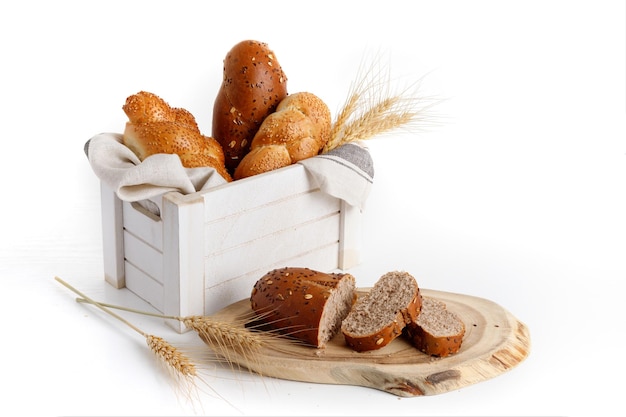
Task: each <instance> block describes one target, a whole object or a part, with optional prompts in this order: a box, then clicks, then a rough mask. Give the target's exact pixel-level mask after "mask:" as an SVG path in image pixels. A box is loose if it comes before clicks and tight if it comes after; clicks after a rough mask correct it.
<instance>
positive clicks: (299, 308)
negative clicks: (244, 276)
mask: <svg viewBox="0 0 626 417" xmlns="http://www.w3.org/2000/svg"><path fill="white" fill-rule="evenodd" d="M344 280H347V284H348V287H350V286H351V287H352V292H351V293H349V300H344V301H346V302H349V306H346V312H345V314H347V312H348V310H349V307H350V306H351V305H352V303H353V302H354V299H355V291H354V287H355V279H354V277H353V276H352V275H350V274H347V273H329V274H328V273H323V272H319V271H315V270H312V269H309V268H298V267H285V268H281V269H274V270H272V271H269V272H268V273H267V274H265V275H264V276H262V277H261V278H260V279H259V280H258V281H257V282H256V283H255V284H254V287H253V289H252V293H251V295H250V304H251V307H252V310H253V311H254V312H255V313H257V315H258V316H259V317H260V321H261V322H263V323H265V324H266V325H267V326H268V327H270V328H271V329H274V330H277V331H279V332H281V333H282V334H286V335H289V336H291V337H293V338H295V339H298V340H300V341H303V342H304V343H306V344H308V345H311V346H315V347H318V348H323V347H324V346H325V344H326V341H327V340H324V338H323V337H322V333H323V331H322V330H323V329H320V320H321V319H322V314H323V312H324V308H325V306H326V303H327V301H328V299H329V297H330V296H331V293H332V292H333V291H334V290H335V289H336V288H337V287H338V285H339V282H340V281H344ZM341 319H343V317H341ZM338 331H339V326H337V329H336V330H335V333H336V332H338Z"/></svg>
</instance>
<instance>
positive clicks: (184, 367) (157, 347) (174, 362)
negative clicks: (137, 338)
mask: <svg viewBox="0 0 626 417" xmlns="http://www.w3.org/2000/svg"><path fill="white" fill-rule="evenodd" d="M54 279H55V280H56V281H58V282H59V283H61V284H62V285H63V286H65V287H66V288H68V289H69V290H71V291H73V292H74V293H76V294H78V295H79V296H80V297H82V299H84V300H86V301H87V302H88V303H89V304H92V305H94V306H96V307H97V308H99V309H100V310H102V311H104V312H105V313H107V314H109V315H110V316H112V317H114V318H116V319H118V320H119V321H121V322H122V323H124V324H126V325H127V326H128V327H130V328H131V329H133V330H135V331H136V332H137V333H139V334H140V335H142V336H143V337H144V338H145V339H146V343H147V344H148V347H149V348H150V350H151V351H152V352H153V353H154V354H155V355H156V356H157V358H159V359H160V360H161V361H162V362H163V363H165V364H166V365H167V366H168V367H169V368H170V369H172V370H174V371H175V372H176V373H177V374H179V375H181V376H183V377H193V376H196V375H197V370H196V366H195V365H194V363H193V362H192V361H191V360H190V359H189V358H188V357H187V356H186V355H184V354H183V353H182V352H180V350H178V349H177V348H176V347H175V346H172V345H171V344H170V343H168V342H167V341H166V340H164V339H163V338H161V337H158V336H154V335H151V334H148V333H146V332H144V331H143V330H141V329H140V328H138V327H137V326H135V325H134V324H132V323H130V322H129V321H128V320H126V319H125V318H123V317H121V316H120V315H118V314H116V313H114V312H113V311H111V310H110V309H109V308H107V307H106V306H105V305H103V304H100V303H98V302H97V301H94V300H92V299H91V298H89V297H88V296H86V295H85V294H83V293H82V292H80V291H79V290H77V289H76V288H74V287H72V286H71V285H70V284H68V283H67V282H65V281H64V280H62V279H61V278H59V277H55V278H54Z"/></svg>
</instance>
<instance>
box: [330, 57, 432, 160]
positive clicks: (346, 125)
mask: <svg viewBox="0 0 626 417" xmlns="http://www.w3.org/2000/svg"><path fill="white" fill-rule="evenodd" d="M390 82H391V79H390V77H389V73H388V71H387V69H386V68H385V67H383V66H381V64H380V58H379V57H376V59H375V60H374V61H373V62H371V63H370V64H369V66H368V67H366V66H364V63H363V62H362V63H361V66H360V68H359V70H358V72H357V77H356V79H355V82H354V83H353V84H352V85H351V86H350V90H349V91H348V96H347V99H346V101H345V102H344V104H343V106H342V107H341V109H340V110H339V112H338V113H337V117H336V118H335V120H334V121H333V124H332V126H331V134H330V139H329V140H328V142H327V143H326V145H325V146H324V148H323V149H322V153H326V152H329V151H331V150H333V149H335V148H337V147H339V146H341V145H344V144H346V143H350V142H355V141H359V140H365V139H370V138H372V137H374V136H377V135H380V134H382V133H387V132H390V131H393V130H395V129H399V128H416V127H417V128H421V127H423V126H425V125H426V122H427V121H429V120H432V119H433V118H434V115H433V113H432V112H431V110H432V107H433V106H434V105H435V104H436V103H437V100H434V99H433V98H431V97H427V96H424V95H422V94H420V93H419V87H420V81H418V82H415V83H413V84H412V85H410V86H409V87H407V88H405V89H404V90H402V91H400V92H398V93H395V94H394V93H391V91H390Z"/></svg>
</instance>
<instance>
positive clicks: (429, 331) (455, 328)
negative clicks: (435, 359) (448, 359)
mask: <svg viewBox="0 0 626 417" xmlns="http://www.w3.org/2000/svg"><path fill="white" fill-rule="evenodd" d="M404 332H405V334H406V336H407V337H408V339H409V340H410V341H411V343H412V344H413V345H414V346H415V347H416V348H418V349H419V350H421V351H422V352H424V353H426V354H428V355H432V356H439V357H445V356H449V355H452V354H454V353H457V352H458V351H459V349H461V344H462V343H463V336H464V335H465V324H464V323H463V321H462V320H461V319H460V318H459V317H458V316H457V315H456V314H454V313H453V312H451V311H449V310H448V309H447V307H446V304H445V303H444V302H442V301H440V300H436V299H434V298H430V297H423V299H422V311H421V313H420V315H419V316H418V318H417V320H416V322H414V323H409V324H408V325H407V326H406V328H405V329H404Z"/></svg>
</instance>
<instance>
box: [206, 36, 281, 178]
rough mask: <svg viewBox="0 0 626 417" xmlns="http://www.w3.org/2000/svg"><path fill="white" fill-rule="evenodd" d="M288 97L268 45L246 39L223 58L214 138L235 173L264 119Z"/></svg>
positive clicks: (213, 132)
mask: <svg viewBox="0 0 626 417" xmlns="http://www.w3.org/2000/svg"><path fill="white" fill-rule="evenodd" d="M285 97H287V76H286V75H285V73H284V72H283V70H282V67H281V66H280V64H279V63H278V60H277V59H276V55H275V54H274V52H273V51H272V50H270V49H269V47H268V45H267V43H264V42H259V41H255V40H245V41H242V42H239V43H237V44H236V45H235V46H233V47H232V49H231V50H230V51H229V52H228V53H227V55H226V57H225V59H224V67H223V80H222V84H221V87H220V89H219V91H218V93H217V96H216V98H215V102H214V104H213V125H212V136H213V137H214V138H215V139H216V140H217V141H218V142H219V143H220V145H222V148H223V149H224V153H225V156H226V167H227V169H228V171H229V172H230V173H231V174H233V173H234V171H235V168H236V167H237V165H239V162H240V161H241V159H243V157H244V156H245V155H246V154H247V153H248V151H249V149H250V144H251V142H252V138H253V137H254V135H255V133H256V132H257V130H258V129H259V126H261V123H262V122H263V120H264V119H265V118H266V117H267V116H268V115H269V114H270V113H272V112H274V111H275V110H276V106H278V103H280V102H281V101H282V100H283V99H284V98H285Z"/></svg>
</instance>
